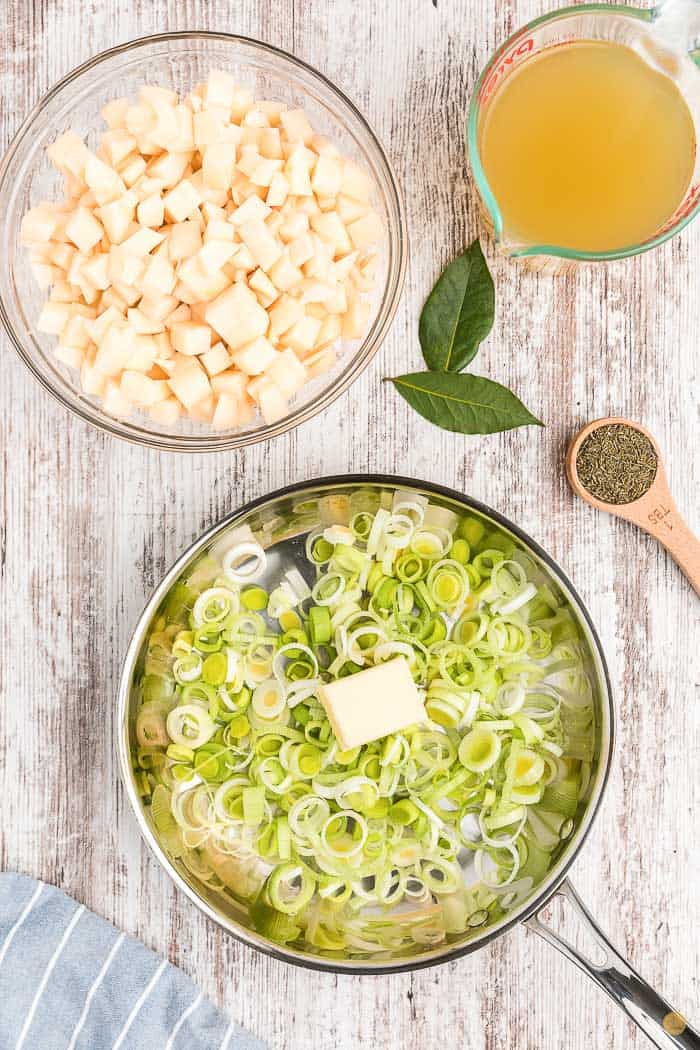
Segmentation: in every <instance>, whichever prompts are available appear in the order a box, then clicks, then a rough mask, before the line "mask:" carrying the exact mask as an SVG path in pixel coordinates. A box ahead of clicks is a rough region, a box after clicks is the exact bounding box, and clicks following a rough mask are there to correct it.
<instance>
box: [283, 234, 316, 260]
mask: <svg viewBox="0 0 700 1050" xmlns="http://www.w3.org/2000/svg"><path fill="white" fill-rule="evenodd" d="M287 251H288V252H289V258H290V260H291V262H293V263H294V265H295V266H303V265H304V263H305V262H308V261H309V259H311V258H312V257H313V254H314V242H313V241H312V240H311V236H310V235H309V234H308V233H302V234H301V236H299V237H295V238H294V240H293V241H290V242H289V244H288V246H287Z"/></svg>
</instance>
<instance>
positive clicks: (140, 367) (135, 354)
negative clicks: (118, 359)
mask: <svg viewBox="0 0 700 1050" xmlns="http://www.w3.org/2000/svg"><path fill="white" fill-rule="evenodd" d="M132 331H133V330H132ZM157 353H158V344H157V343H156V341H155V339H154V338H153V336H152V335H140V334H139V333H138V332H135V331H134V333H133V336H132V340H131V353H130V354H129V359H128V361H127V362H126V367H127V368H131V369H134V370H135V371H137V372H150V370H151V369H152V368H153V365H154V362H155V359H156V355H157Z"/></svg>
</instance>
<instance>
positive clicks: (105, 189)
mask: <svg viewBox="0 0 700 1050" xmlns="http://www.w3.org/2000/svg"><path fill="white" fill-rule="evenodd" d="M85 182H86V183H87V185H88V186H89V187H90V189H91V190H92V192H93V194H94V197H95V202H96V203H97V204H99V205H100V207H101V206H102V205H103V204H111V203H112V201H116V200H118V199H119V198H120V197H121V196H122V195H123V194H124V193H126V186H125V185H124V183H123V182H122V180H121V178H120V177H119V175H118V174H117V172H116V171H115V170H114V168H110V166H109V164H105V163H104V161H101V160H100V158H99V157H96V156H95V154H94V153H88V155H87V157H86V159H85Z"/></svg>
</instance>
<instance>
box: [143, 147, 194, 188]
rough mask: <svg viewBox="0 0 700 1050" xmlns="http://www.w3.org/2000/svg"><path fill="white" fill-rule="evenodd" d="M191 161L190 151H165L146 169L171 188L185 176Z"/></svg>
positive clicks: (154, 177) (153, 176)
mask: <svg viewBox="0 0 700 1050" xmlns="http://www.w3.org/2000/svg"><path fill="white" fill-rule="evenodd" d="M189 163H190V154H189V153H163V154H161V156H160V157H156V159H155V160H152V161H151V162H150V164H149V165H148V167H147V168H146V171H147V172H148V175H149V176H150V177H151V178H153V179H158V180H159V181H160V182H162V184H163V186H164V187H165V188H166V189H171V188H173V187H175V186H177V185H178V183H179V182H180V180H181V179H182V178H184V175H185V172H186V170H187V167H188V165H189Z"/></svg>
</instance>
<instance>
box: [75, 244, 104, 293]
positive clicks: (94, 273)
mask: <svg viewBox="0 0 700 1050" xmlns="http://www.w3.org/2000/svg"><path fill="white" fill-rule="evenodd" d="M82 271H83V274H84V275H85V277H87V279H88V281H89V282H90V284H92V285H93V286H94V287H95V288H99V289H100V291H105V289H107V288H109V286H110V284H111V281H110V277H109V254H108V253H107V252H97V253H96V254H95V255H93V256H92V257H91V258H90V259H88V261H87V262H86V263H84V264H83V267H82Z"/></svg>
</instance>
